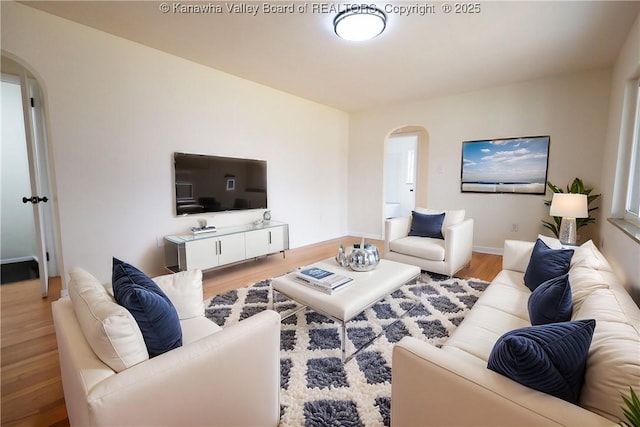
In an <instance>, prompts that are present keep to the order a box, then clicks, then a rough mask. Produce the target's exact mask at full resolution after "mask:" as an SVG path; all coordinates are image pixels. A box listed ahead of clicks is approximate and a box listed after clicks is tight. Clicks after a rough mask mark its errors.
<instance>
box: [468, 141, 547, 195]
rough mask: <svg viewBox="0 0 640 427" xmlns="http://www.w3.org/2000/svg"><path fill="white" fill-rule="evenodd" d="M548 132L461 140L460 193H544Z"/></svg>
mask: <svg viewBox="0 0 640 427" xmlns="http://www.w3.org/2000/svg"><path fill="white" fill-rule="evenodd" d="M549 139H550V138H549V136H529V137H520V138H504V139H494V140H482V141H464V142H463V143H462V167H461V175H462V177H461V183H460V190H461V191H462V192H463V193H517V194H545V191H546V182H547V169H548V165H549Z"/></svg>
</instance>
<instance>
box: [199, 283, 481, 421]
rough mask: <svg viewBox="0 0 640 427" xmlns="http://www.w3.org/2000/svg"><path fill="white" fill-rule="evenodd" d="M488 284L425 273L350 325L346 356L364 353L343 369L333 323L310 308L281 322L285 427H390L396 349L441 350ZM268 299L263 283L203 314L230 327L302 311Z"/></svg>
mask: <svg viewBox="0 0 640 427" xmlns="http://www.w3.org/2000/svg"><path fill="white" fill-rule="evenodd" d="M487 286H488V283H487V282H484V281H481V280H476V279H471V280H463V279H457V278H448V277H446V276H440V275H436V274H433V273H422V274H421V276H420V277H419V278H418V281H417V282H416V283H415V284H411V285H404V286H402V287H401V288H400V289H398V290H397V291H395V292H394V293H393V294H391V295H389V296H387V297H386V298H385V299H383V300H381V301H380V302H378V303H377V304H375V305H374V306H373V307H371V308H369V309H367V310H366V311H364V312H363V313H361V314H360V315H358V316H357V317H356V318H354V319H353V320H351V321H349V322H347V342H346V351H347V356H349V355H351V354H352V353H354V351H356V350H357V349H360V348H362V347H364V348H362V350H360V351H359V353H358V354H357V355H356V356H355V357H353V358H352V359H351V360H348V361H347V363H344V364H343V363H342V359H341V349H340V344H341V341H340V334H341V331H340V329H341V327H340V325H338V324H337V323H336V322H334V321H333V320H331V319H329V318H327V317H325V316H323V315H321V314H318V313H316V312H314V311H312V310H309V309H307V310H302V311H300V312H298V313H296V314H295V315H294V316H291V317H289V318H287V319H285V320H283V322H282V325H281V332H280V376H281V380H280V386H281V391H280V405H281V411H280V426H291V427H293V426H296V427H297V426H308V427H312V426H347V427H351V426H353V427H356V426H389V425H390V411H391V353H392V349H393V345H394V344H395V343H396V342H398V341H400V339H402V337H404V336H407V335H409V336H413V337H417V338H419V339H421V340H424V341H427V342H429V343H431V344H432V345H435V346H442V344H443V343H444V342H445V341H446V340H447V338H448V337H449V336H450V334H451V332H452V331H453V330H454V329H455V328H456V327H457V326H458V325H459V324H460V322H462V320H463V319H464V316H465V315H466V314H467V313H468V311H469V310H470V309H471V307H473V304H474V303H475V302H476V301H477V299H478V297H479V296H480V294H481V293H482V291H484V290H485V289H486V287H487ZM271 295H272V294H271V281H270V280H265V281H262V282H259V283H256V284H254V285H251V286H249V287H246V288H240V289H236V290H233V291H230V292H227V293H225V294H222V295H218V296H215V297H213V298H210V299H208V300H206V301H205V307H206V309H205V315H206V316H207V317H208V318H209V319H211V320H212V321H214V322H215V323H217V324H218V325H219V326H221V327H225V326H229V325H231V324H234V323H236V322H239V321H242V320H243V319H246V318H247V317H250V316H252V315H254V314H256V313H258V312H260V311H263V310H266V309H269V308H271V307H274V309H275V310H276V311H278V312H280V313H281V314H282V315H286V313H287V312H289V311H291V310H293V309H295V308H296V307H298V306H297V305H296V303H294V302H293V301H291V300H290V299H288V298H286V297H284V296H283V295H282V294H279V293H277V292H276V294H275V295H276V296H275V298H276V301H275V302H274V305H273V306H272V301H271V298H272V297H271ZM410 309H411V310H410ZM408 310H410V311H408ZM407 311H408V312H407ZM402 315H404V316H403V317H402V318H401V319H399V318H400V317H401V316H402ZM380 332H383V333H382V335H381V336H380V337H378V338H376V339H375V340H373V342H370V341H371V340H372V339H373V338H375V337H376V336H377V335H378V334H379V333H380ZM367 343H369V344H368V345H366V344H367ZM365 345H366V346H365Z"/></svg>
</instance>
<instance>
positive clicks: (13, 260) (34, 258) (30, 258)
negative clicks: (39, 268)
mask: <svg viewBox="0 0 640 427" xmlns="http://www.w3.org/2000/svg"><path fill="white" fill-rule="evenodd" d="M27 261H35V262H38V257H37V256H35V255H30V256H22V257H17V258H6V259H2V260H0V264H13V263H16V262H27Z"/></svg>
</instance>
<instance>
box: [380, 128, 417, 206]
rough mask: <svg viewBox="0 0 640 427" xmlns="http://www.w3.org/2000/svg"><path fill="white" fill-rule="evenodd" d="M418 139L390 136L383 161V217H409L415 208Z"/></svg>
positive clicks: (411, 136) (409, 136)
mask: <svg viewBox="0 0 640 427" xmlns="http://www.w3.org/2000/svg"><path fill="white" fill-rule="evenodd" d="M417 149H418V137H417V136H416V135H402V136H392V137H390V138H389V140H388V141H387V149H386V159H385V212H386V213H385V217H387V218H392V217H399V216H409V215H411V211H412V210H414V209H415V207H416V192H415V191H416V176H417V171H416V169H417V168H416V165H417V157H418V153H417Z"/></svg>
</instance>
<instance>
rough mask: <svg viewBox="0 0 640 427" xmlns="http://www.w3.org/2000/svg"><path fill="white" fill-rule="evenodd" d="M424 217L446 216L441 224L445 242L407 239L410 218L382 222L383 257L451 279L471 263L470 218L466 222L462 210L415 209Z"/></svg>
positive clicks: (417, 237)
mask: <svg viewBox="0 0 640 427" xmlns="http://www.w3.org/2000/svg"><path fill="white" fill-rule="evenodd" d="M415 212H418V213H421V214H427V215H436V214H442V213H444V214H445V217H444V221H443V223H442V228H441V232H442V236H443V237H444V239H439V238H433V237H419V236H410V235H409V232H410V230H411V224H412V217H411V216H407V217H400V218H391V219H388V220H386V221H385V239H384V258H385V259H389V260H392V261H398V262H402V263H405V264H411V265H415V266H418V267H420V268H421V269H422V270H424V271H430V272H433V273H438V274H444V275H446V276H453V275H454V274H455V273H456V272H458V271H459V270H460V269H462V268H463V267H465V266H468V265H469V263H470V262H471V254H472V250H473V219H471V218H467V219H465V211H464V210H463V209H458V210H445V211H442V210H441V211H437V210H432V209H421V208H416V209H415Z"/></svg>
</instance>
